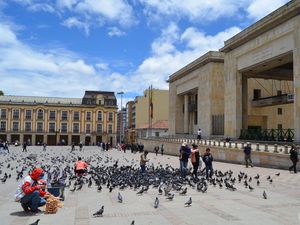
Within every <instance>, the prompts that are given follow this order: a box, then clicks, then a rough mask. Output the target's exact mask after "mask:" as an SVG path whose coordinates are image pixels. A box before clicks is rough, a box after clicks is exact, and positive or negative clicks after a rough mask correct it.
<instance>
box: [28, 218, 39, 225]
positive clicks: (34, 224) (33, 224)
mask: <svg viewBox="0 0 300 225" xmlns="http://www.w3.org/2000/svg"><path fill="white" fill-rule="evenodd" d="M39 222H40V219H37V220H36V221H35V222H34V223H31V224H29V225H38V224H39Z"/></svg>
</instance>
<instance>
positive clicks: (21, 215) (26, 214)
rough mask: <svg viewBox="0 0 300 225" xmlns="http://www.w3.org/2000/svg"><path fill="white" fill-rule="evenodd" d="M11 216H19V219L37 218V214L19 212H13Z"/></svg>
mask: <svg viewBox="0 0 300 225" xmlns="http://www.w3.org/2000/svg"><path fill="white" fill-rule="evenodd" d="M9 215H11V216H19V217H29V216H36V215H37V213H33V212H24V211H17V212H12V213H10V214H9Z"/></svg>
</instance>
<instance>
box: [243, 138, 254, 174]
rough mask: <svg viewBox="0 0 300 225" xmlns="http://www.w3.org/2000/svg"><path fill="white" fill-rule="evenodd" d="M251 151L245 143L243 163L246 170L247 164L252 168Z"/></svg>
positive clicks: (248, 144)
mask: <svg viewBox="0 0 300 225" xmlns="http://www.w3.org/2000/svg"><path fill="white" fill-rule="evenodd" d="M251 151H252V148H251V145H250V143H249V142H247V145H246V146H245V147H244V153H245V162H246V167H247V168H248V165H249V164H250V166H251V167H253V164H252V160H251Z"/></svg>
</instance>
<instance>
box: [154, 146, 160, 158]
mask: <svg viewBox="0 0 300 225" xmlns="http://www.w3.org/2000/svg"><path fill="white" fill-rule="evenodd" d="M154 151H155V155H156V156H157V154H158V151H159V146H155V147H154Z"/></svg>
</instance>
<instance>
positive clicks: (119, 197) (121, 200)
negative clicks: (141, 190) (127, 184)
mask: <svg viewBox="0 0 300 225" xmlns="http://www.w3.org/2000/svg"><path fill="white" fill-rule="evenodd" d="M118 202H120V203H122V202H123V197H122V195H121V194H120V192H119V193H118Z"/></svg>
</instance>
